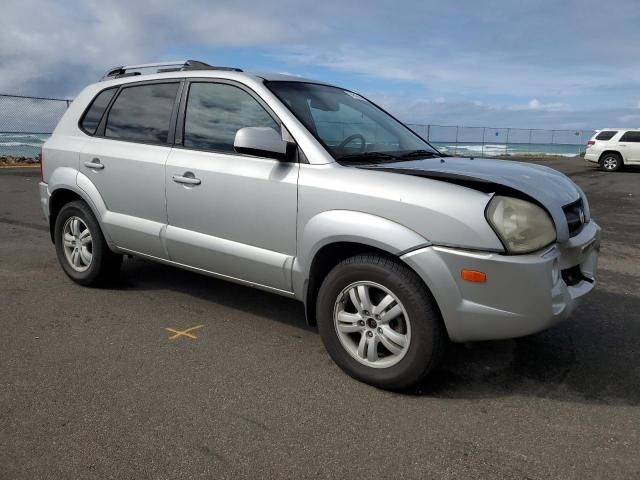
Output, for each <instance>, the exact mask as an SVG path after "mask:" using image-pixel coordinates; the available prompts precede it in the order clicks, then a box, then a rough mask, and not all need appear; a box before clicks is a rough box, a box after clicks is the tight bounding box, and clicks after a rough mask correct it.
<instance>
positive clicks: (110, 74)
mask: <svg viewBox="0 0 640 480" xmlns="http://www.w3.org/2000/svg"><path fill="white" fill-rule="evenodd" d="M140 70H153V72H146V73H162V72H179V71H183V70H227V71H232V72H241V71H242V70H241V69H239V68H234V67H215V66H213V65H209V64H208V63H204V62H200V61H198V60H177V61H175V62H158V63H142V64H140V65H121V66H119V67H113V68H110V69H109V70H107V72H106V73H105V74H104V75H103V76H102V78H101V79H100V81H102V80H110V79H114V78H121V77H129V76H132V75H142V74H143V73H142V72H141V71H140Z"/></svg>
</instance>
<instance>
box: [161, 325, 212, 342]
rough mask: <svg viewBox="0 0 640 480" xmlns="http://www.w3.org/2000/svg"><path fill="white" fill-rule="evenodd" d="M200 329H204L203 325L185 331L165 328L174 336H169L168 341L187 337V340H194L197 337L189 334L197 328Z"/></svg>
mask: <svg viewBox="0 0 640 480" xmlns="http://www.w3.org/2000/svg"><path fill="white" fill-rule="evenodd" d="M202 327H204V325H196V326H195V327H191V328H187V329H186V330H175V329H173V328H167V327H165V330H167V331H168V332H172V333H174V334H175V335H171V336H170V337H169V340H175V339H176V338H178V337H189V338H193V339H194V340H195V339H196V338H198V337H196V336H195V335H193V334H191V333H189V332H193V331H194V330H197V329H198V328H202Z"/></svg>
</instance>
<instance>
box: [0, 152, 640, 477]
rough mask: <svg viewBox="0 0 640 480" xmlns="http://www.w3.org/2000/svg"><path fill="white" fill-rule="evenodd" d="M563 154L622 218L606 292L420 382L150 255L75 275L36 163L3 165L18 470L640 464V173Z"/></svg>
mask: <svg viewBox="0 0 640 480" xmlns="http://www.w3.org/2000/svg"><path fill="white" fill-rule="evenodd" d="M548 163H550V164H551V166H553V167H554V168H558V169H560V170H562V171H565V172H566V173H568V174H569V175H570V176H571V177H572V178H573V180H574V181H576V182H577V183H578V184H579V185H580V186H582V188H583V189H584V190H585V191H586V193H587V196H588V198H589V200H590V203H591V208H592V212H593V217H594V218H595V219H596V221H597V222H598V223H600V225H601V226H602V227H603V242H602V251H601V258H600V269H599V276H598V285H597V287H596V290H595V291H594V292H593V294H592V295H590V296H589V297H588V299H587V300H586V301H585V303H584V304H583V305H581V306H580V307H579V309H578V310H577V311H576V313H575V314H574V316H573V318H572V319H571V320H570V321H568V322H566V323H563V324H561V325H559V326H557V327H555V328H553V329H551V330H549V331H547V332H544V333H541V334H538V335H535V336H531V337H527V338H522V339H517V340H508V341H499V342H485V343H479V344H473V345H453V346H451V348H449V351H448V353H447V356H446V358H445V361H444V363H443V365H442V367H441V368H439V369H438V370H437V371H436V372H435V373H434V374H433V375H432V376H431V377H430V378H429V379H428V381H426V382H425V383H424V384H423V385H421V386H420V387H419V388H416V389H414V390H412V391H409V392H405V393H390V392H386V391H382V390H378V389H375V388H372V387H369V386H367V385H364V384H362V383H358V382H356V381H355V380H352V379H351V378H350V377H348V376H347V375H345V374H344V373H342V371H340V370H339V369H338V367H337V366H335V365H334V363H333V362H332V361H331V359H330V358H329V356H328V355H327V354H326V353H325V351H324V349H323V346H322V342H321V340H320V337H319V335H318V334H317V332H316V331H314V330H313V329H309V328H308V327H307V326H306V324H305V320H304V315H303V310H302V306H301V305H300V304H298V303H296V302H294V301H292V300H288V299H284V298H282V297H278V296H275V295H271V294H268V293H264V292H261V291H257V290H252V289H249V288H247V287H243V286H238V285H234V284H231V283H226V282H223V281H220V280H216V279H212V278H208V277H204V276H200V275H197V274H194V273H190V272H186V271H182V270H178V269H174V268H170V267H166V266H162V265H157V264H154V263H151V262H148V261H142V260H139V259H126V260H125V262H124V264H123V269H122V278H121V280H120V282H119V283H118V284H117V285H115V286H114V287H110V288H106V289H91V288H83V287H80V286H77V285H75V284H74V283H72V282H71V281H70V280H69V279H68V278H67V277H66V276H65V275H64V274H63V272H62V270H61V268H60V267H59V265H58V262H57V259H56V255H55V251H54V247H53V245H52V243H51V241H50V239H49V233H48V230H47V227H46V226H45V224H44V222H43V220H42V219H41V216H40V210H39V201H38V193H37V182H38V171H37V169H1V170H0V478H1V479H22V478H24V479H39V478H46V479H49V478H51V479H81V478H95V479H98V478H99V479H108V478H117V479H146V478H154V479H164V478H167V479H169V478H172V479H173V478H214V479H225V478H233V479H236V478H251V479H257V478H261V479H262V478H264V479H268V478H273V479H280V478H294V479H301V478H352V479H356V478H378V479H382V478H394V479H395V478H425V479H426V478H451V479H454V478H455V479H461V478H478V479H492V478H496V479H498V478H527V479H544V478H562V479H585V478H629V479H630V478H640V348H639V345H640V170H635V171H623V172H619V173H602V172H599V171H597V170H595V169H593V168H592V167H589V166H587V165H585V164H584V163H583V162H582V161H577V160H570V159H566V160H554V161H550V162H548ZM194 327H195V328H194ZM180 332H182V333H180Z"/></svg>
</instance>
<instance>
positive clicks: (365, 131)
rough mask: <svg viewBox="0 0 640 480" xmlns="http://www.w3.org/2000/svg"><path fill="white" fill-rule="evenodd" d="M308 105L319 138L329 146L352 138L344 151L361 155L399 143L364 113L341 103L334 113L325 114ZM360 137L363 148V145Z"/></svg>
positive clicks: (310, 104) (386, 148)
mask: <svg viewBox="0 0 640 480" xmlns="http://www.w3.org/2000/svg"><path fill="white" fill-rule="evenodd" d="M308 105H309V110H310V111H311V116H312V117H313V121H314V123H315V125H316V130H317V132H318V136H319V137H320V138H322V140H323V141H324V142H325V143H326V144H327V145H328V146H329V147H337V146H338V145H341V144H343V142H345V140H347V139H348V138H349V137H351V138H352V140H350V141H349V142H348V143H346V144H344V145H343V150H344V151H354V152H362V151H372V150H379V149H382V150H395V149H398V148H399V145H400V144H399V141H398V139H397V138H395V136H394V135H392V134H391V133H390V132H389V131H387V130H385V129H383V128H382V127H381V126H380V125H379V124H378V123H376V122H374V121H373V120H372V119H371V118H369V117H368V116H366V115H365V114H364V113H362V112H359V111H357V110H355V109H354V108H351V107H350V106H348V105H345V104H344V103H339V104H338V111H337V112H335V111H331V112H327V111H323V110H321V109H319V108H315V107H314V105H313V102H311V101H308ZM363 138H364V145H363V144H362V139H363ZM381 147H382V148H381Z"/></svg>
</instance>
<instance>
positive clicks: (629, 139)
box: [619, 131, 640, 163]
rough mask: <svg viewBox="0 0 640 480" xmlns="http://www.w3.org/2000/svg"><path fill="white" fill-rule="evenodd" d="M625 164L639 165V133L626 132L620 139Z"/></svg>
mask: <svg viewBox="0 0 640 480" xmlns="http://www.w3.org/2000/svg"><path fill="white" fill-rule="evenodd" d="M619 143H620V147H622V148H621V150H622V153H623V154H624V156H625V162H626V163H640V131H628V132H625V133H624V134H623V135H622V137H620V141H619Z"/></svg>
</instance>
